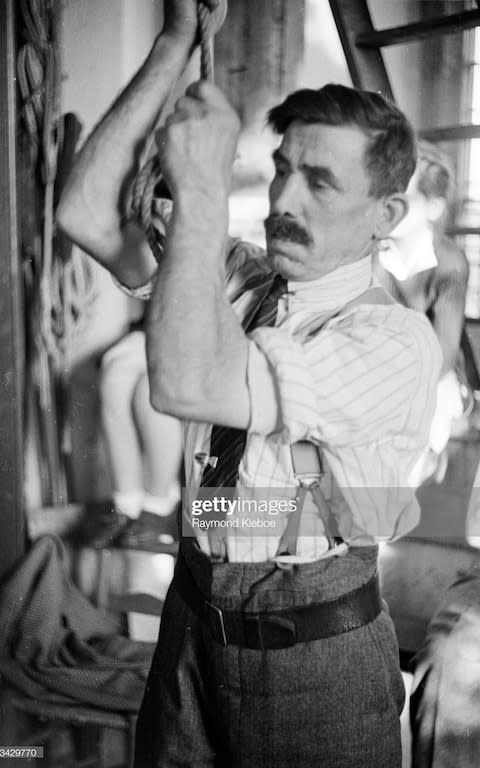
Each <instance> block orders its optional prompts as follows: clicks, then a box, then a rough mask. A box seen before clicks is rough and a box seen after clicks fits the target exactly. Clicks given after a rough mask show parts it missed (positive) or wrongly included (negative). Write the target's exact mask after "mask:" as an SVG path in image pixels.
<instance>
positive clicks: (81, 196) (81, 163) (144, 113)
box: [57, 0, 221, 287]
mask: <svg viewBox="0 0 480 768" xmlns="http://www.w3.org/2000/svg"><path fill="white" fill-rule="evenodd" d="M206 5H207V6H209V7H210V9H211V10H212V11H213V10H214V9H217V10H216V14H217V15H219V14H220V9H221V0H207V1H206ZM164 16H165V22H164V26H163V30H162V32H161V33H160V34H159V35H158V37H157V38H156V40H155V42H154V44H153V47H152V49H151V51H150V53H149V55H148V56H147V58H146V60H145V62H144V63H143V65H142V66H141V68H140V69H139V71H138V72H137V74H136V75H135V76H134V77H133V79H132V80H131V82H130V83H129V84H128V85H127V87H126V88H125V90H124V91H123V92H122V93H121V94H120V96H119V97H118V99H117V100H116V101H115V102H114V103H113V105H112V106H111V107H110V109H109V110H108V112H107V113H106V115H105V116H104V117H103V118H102V120H101V121H100V122H99V123H98V125H97V126H96V128H95V129H94V131H93V132H92V134H91V135H90V137H89V138H88V140H87V142H86V143H85V146H84V147H83V149H82V151H81V152H80V154H79V156H78V158H77V160H76V162H75V165H74V168H73V170H72V173H71V174H70V177H69V179H68V181H67V184H66V186H65V189H64V191H63V193H62V196H61V199H60V203H59V205H58V208H57V224H58V226H59V227H60V228H61V229H62V230H63V231H64V232H65V234H67V235H68V236H69V237H70V238H71V239H72V240H73V241H74V242H75V243H77V245H79V246H80V247H81V248H83V249H84V250H85V251H87V252H88V253H90V254H91V255H92V256H93V257H94V258H95V259H97V261H99V262H100V263H101V264H103V266H105V267H106V268H107V269H109V270H110V271H111V272H112V273H113V274H114V275H115V277H117V278H118V279H119V280H120V281H121V282H122V283H124V284H125V285H128V286H132V287H134V286H137V285H140V284H142V283H144V282H145V281H146V280H148V279H149V278H150V277H151V276H152V274H153V272H154V270H155V266H156V265H155V261H154V258H153V255H152V254H151V252H150V250H149V248H148V245H147V243H146V240H145V238H144V237H143V234H142V233H141V232H140V231H139V229H138V228H137V227H136V225H134V224H133V223H132V222H129V221H128V209H129V193H130V186H131V182H132V180H133V177H134V173H135V161H136V158H137V152H138V148H139V144H140V142H141V141H142V140H143V139H144V138H145V137H146V136H147V135H148V133H149V131H150V130H151V129H152V127H153V125H154V123H155V120H156V119H157V117H158V115H159V113H160V110H161V109H162V107H163V106H164V104H165V102H166V100H167V97H168V96H169V94H170V91H171V89H172V87H173V86H174V84H175V82H176V81H177V79H178V77H179V76H180V74H181V73H182V71H183V70H184V68H185V66H186V64H187V62H188V59H189V56H190V54H191V52H192V49H193V47H194V44H195V38H196V34H197V0H165V7H164ZM218 20H219V19H217V21H218Z"/></svg>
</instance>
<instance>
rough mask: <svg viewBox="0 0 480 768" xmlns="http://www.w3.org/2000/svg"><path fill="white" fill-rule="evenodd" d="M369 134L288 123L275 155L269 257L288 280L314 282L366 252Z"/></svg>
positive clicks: (375, 208) (373, 211)
mask: <svg viewBox="0 0 480 768" xmlns="http://www.w3.org/2000/svg"><path fill="white" fill-rule="evenodd" d="M366 146H367V137H366V136H365V135H364V134H363V133H362V131H361V130H360V129H359V128H357V127H356V126H330V125H323V124H320V123H314V124H306V123H302V122H300V121H295V122H293V123H292V124H291V125H290V126H289V127H288V129H287V131H286V133H285V135H284V136H283V140H282V143H281V145H280V147H279V148H278V149H277V150H276V151H275V152H274V155H273V159H274V163H275V176H274V178H273V181H272V183H271V185H270V215H269V217H268V219H267V220H266V222H265V229H266V235H267V256H268V259H269V260H270V262H271V265H272V267H273V269H274V270H275V271H276V272H278V273H279V274H281V275H282V276H283V277H286V278H289V279H291V280H299V281H301V280H313V279H315V278H318V277H322V276H323V275H326V274H327V273H328V272H331V271H332V270H334V269H336V268H337V267H339V266H341V265H342V264H347V263H350V262H353V261H356V260H357V259H359V258H361V257H362V256H366V255H367V254H368V253H369V252H370V250H371V245H372V243H371V240H372V235H373V233H374V229H375V221H376V217H377V216H378V213H379V201H378V200H375V198H373V197H370V196H369V188H370V184H371V179H370V177H369V175H368V173H367V170H366V168H365V165H364V154H365V149H366Z"/></svg>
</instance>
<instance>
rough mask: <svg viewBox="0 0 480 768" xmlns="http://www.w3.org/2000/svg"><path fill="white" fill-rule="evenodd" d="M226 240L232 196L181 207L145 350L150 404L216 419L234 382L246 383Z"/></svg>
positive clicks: (176, 212) (243, 345)
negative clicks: (227, 270)
mask: <svg viewBox="0 0 480 768" xmlns="http://www.w3.org/2000/svg"><path fill="white" fill-rule="evenodd" d="M226 237H227V200H226V196H225V197H224V198H222V197H219V198H218V199H217V200H209V201H208V202H206V201H205V199H204V200H202V199H199V198H198V196H195V198H192V202H191V204H189V202H188V196H186V197H184V198H183V200H182V202H176V203H175V206H174V214H173V218H172V221H171V226H170V232H169V237H168V240H167V247H166V253H165V260H164V263H163V264H162V265H161V267H160V269H159V276H158V280H157V284H156V288H155V292H154V296H153V297H152V301H151V304H150V312H149V323H148V331H147V352H148V359H149V373H150V392H151V398H152V404H153V405H154V407H156V408H157V409H159V410H166V411H169V412H172V413H174V414H175V415H177V416H180V417H184V418H187V417H188V418H199V419H202V420H203V419H205V420H208V419H211V418H213V416H214V415H218V412H217V414H215V410H216V408H217V407H218V404H219V402H220V401H221V400H222V398H223V397H224V395H225V388H226V387H228V386H229V382H230V381H235V382H238V383H239V385H244V384H245V379H246V367H247V349H248V342H247V338H246V337H245V334H244V332H243V330H242V328H241V325H240V323H239V322H238V320H237V318H236V317H235V316H234V314H233V311H232V309H231V306H230V304H229V302H228V299H227V297H226V295H225V274H224V261H225V259H224V252H225V244H226ZM240 400H242V397H241V396H240ZM247 405H248V404H247V403H246V402H239V409H242V408H245V407H246V406H247Z"/></svg>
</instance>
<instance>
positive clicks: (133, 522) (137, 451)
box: [94, 330, 182, 551]
mask: <svg viewBox="0 0 480 768" xmlns="http://www.w3.org/2000/svg"><path fill="white" fill-rule="evenodd" d="M100 394H101V413H102V428H103V433H104V436H105V442H106V449H107V458H108V463H109V467H110V472H111V481H112V487H113V493H112V497H113V505H114V507H113V515H112V516H111V517H110V518H109V520H108V522H107V524H106V526H105V527H104V528H102V529H101V531H100V532H99V534H98V536H97V537H96V539H95V542H94V544H95V546H96V547H99V548H100V547H104V546H108V545H110V544H115V545H116V546H120V547H126V548H130V549H145V550H148V551H157V550H158V549H162V547H164V545H168V544H172V543H173V541H174V539H175V538H176V537H177V534H176V520H175V517H176V515H175V512H176V509H177V507H178V503H179V501H180V487H179V471H180V462H181V457H182V428H181V425H180V422H179V421H178V420H177V419H175V418H173V417H171V416H167V415H166V414H163V413H159V412H158V411H155V410H154V409H153V408H152V407H151V405H150V401H149V391H148V380H147V363H146V356H145V333H144V331H143V330H133V331H131V332H130V333H128V334H127V335H126V336H125V337H124V338H123V339H121V340H120V341H119V342H118V343H117V344H115V345H114V346H113V347H111V348H110V349H109V350H108V351H107V352H106V353H105V355H104V356H103V360H102V366H101V372H100Z"/></svg>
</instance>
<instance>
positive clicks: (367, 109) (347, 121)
mask: <svg viewBox="0 0 480 768" xmlns="http://www.w3.org/2000/svg"><path fill="white" fill-rule="evenodd" d="M295 120H298V121H301V122H303V123H321V124H324V125H350V126H357V127H358V128H360V129H361V130H362V131H363V132H364V134H365V135H366V136H367V137H368V138H369V139H370V141H369V143H368V145H367V149H366V152H365V167H366V169H367V172H368V174H369V176H370V179H371V185H370V190H369V191H370V194H371V195H372V197H376V198H380V197H383V196H384V195H391V194H393V193H394V192H404V191H405V190H406V188H407V186H408V182H409V181H410V177H411V176H412V174H413V172H414V170H415V164H416V149H415V136H414V132H413V128H412V126H411V125H410V123H409V122H408V120H407V118H406V117H405V115H404V114H403V112H401V111H400V110H399V109H398V108H397V107H396V106H395V105H394V104H392V103H391V102H390V101H387V100H386V99H385V98H384V97H383V96H382V95H381V94H379V93H374V92H373V91H360V90H357V89H355V88H348V87H347V86H344V85H336V84H333V83H329V84H328V85H325V86H323V88H319V89H318V90H313V89H311V88H303V89H301V90H299V91H294V92H293V93H291V94H290V95H289V96H287V98H286V99H285V101H283V102H282V103H281V104H279V105H278V106H276V107H274V108H273V109H271V110H270V112H269V113H268V115H267V124H268V125H270V126H271V127H272V128H273V130H274V131H275V132H276V133H278V134H284V133H285V131H286V130H287V128H288V127H289V125H290V124H291V123H293V122H294V121H295Z"/></svg>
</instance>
